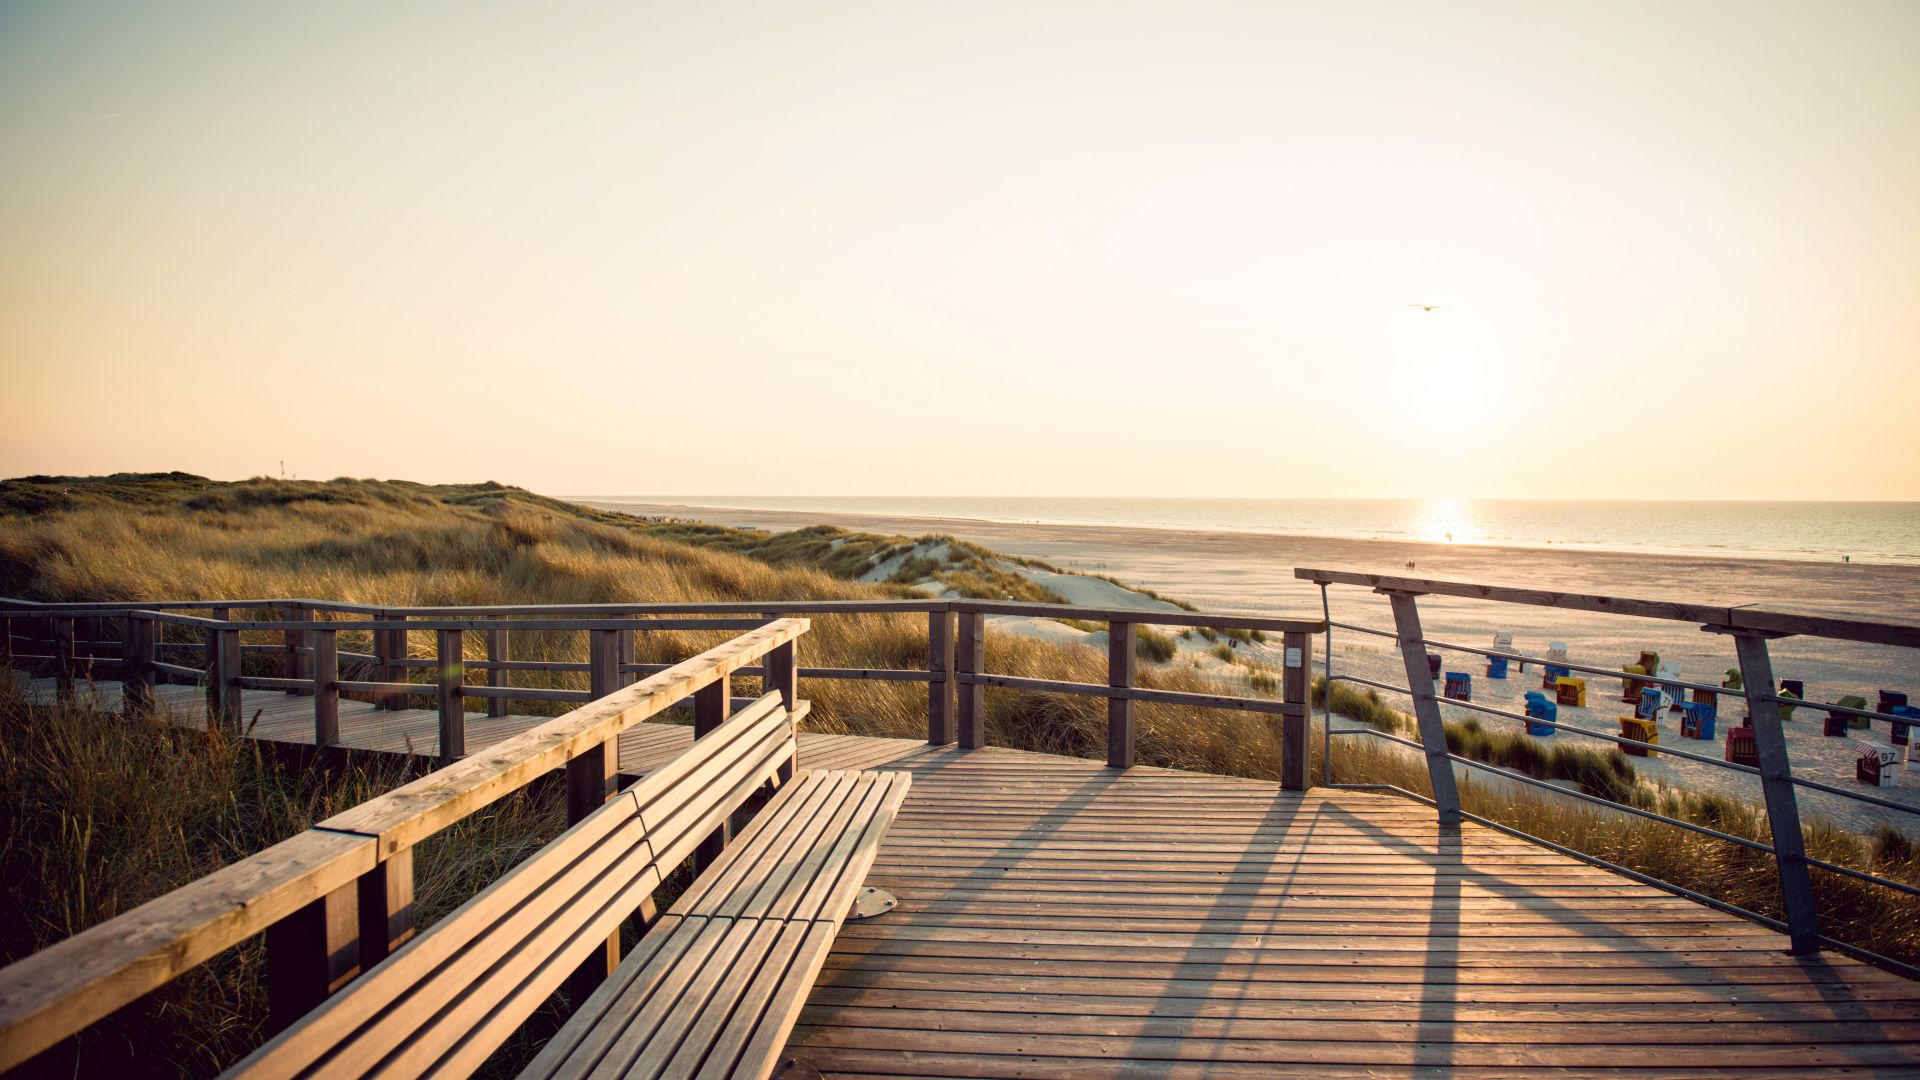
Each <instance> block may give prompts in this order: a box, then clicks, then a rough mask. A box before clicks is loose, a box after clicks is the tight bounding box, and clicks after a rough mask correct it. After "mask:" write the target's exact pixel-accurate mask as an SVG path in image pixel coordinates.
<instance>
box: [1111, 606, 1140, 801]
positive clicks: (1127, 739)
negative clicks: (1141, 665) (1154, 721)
mask: <svg viewBox="0 0 1920 1080" xmlns="http://www.w3.org/2000/svg"><path fill="white" fill-rule="evenodd" d="M1138 662H1139V661H1138V657H1137V656H1136V655H1135V653H1134V626H1133V624H1132V623H1130V622H1110V623H1108V624H1107V686H1109V687H1111V688H1112V689H1115V690H1123V691H1124V690H1131V689H1133V680H1134V675H1135V673H1136V668H1137V666H1138ZM1135 741H1136V740H1135V738H1134V730H1133V699H1132V698H1130V697H1126V696H1123V695H1118V694H1109V695H1108V696H1107V768H1109V769H1127V768H1132V767H1133V757H1134V744H1135Z"/></svg>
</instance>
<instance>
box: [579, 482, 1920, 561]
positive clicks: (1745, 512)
mask: <svg viewBox="0 0 1920 1080" xmlns="http://www.w3.org/2000/svg"><path fill="white" fill-rule="evenodd" d="M581 498H588V499H592V500H593V501H595V502H607V503H619V502H633V503H673V504H680V505H687V506H700V507H709V508H727V509H736V510H794V511H808V510H817V511H828V512H833V513H853V514H894V515H903V516H912V517H943V518H964V519H972V520H985V521H998V522H1009V523H1020V522H1032V523H1039V524H1051V525H1120V526H1138V527H1146V528H1159V529H1198V530H1204V531H1232V532H1251V533H1275V534H1282V535H1291V536H1338V537H1351V538H1358V539H1373V540H1415V541H1426V542H1430V543H1453V544H1483V545H1496V546H1519V547H1547V546H1553V547H1563V546H1564V547H1573V548H1587V549H1592V550H1604V551H1637V552H1648V553H1664V554H1685V555H1710V556H1719V557H1723V558H1725V557H1759V558H1770V559H1801V560H1808V561H1820V562H1838V561H1840V560H1842V559H1850V560H1851V561H1853V562H1862V563H1883V564H1920V502H1731V501H1729V502H1678V501H1671V502H1635V501H1614V500H1563V499H1178V498H1174V499H1153V498H1122V499H1101V498H1079V497H1072V496H1066V497H1057V498H1038V497H1019V498H972V497H959V496H868V495H857V496H832V495H806V496H788V495H768V496H743V495H658V496H634V495H621V496H581Z"/></svg>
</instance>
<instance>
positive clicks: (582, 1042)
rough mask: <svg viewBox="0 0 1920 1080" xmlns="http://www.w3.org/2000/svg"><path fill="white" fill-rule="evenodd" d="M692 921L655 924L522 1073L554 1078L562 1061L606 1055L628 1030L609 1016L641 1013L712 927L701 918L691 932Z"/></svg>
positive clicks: (668, 919)
mask: <svg viewBox="0 0 1920 1080" xmlns="http://www.w3.org/2000/svg"><path fill="white" fill-rule="evenodd" d="M688 921H689V920H686V919H684V918H683V917H682V916H679V915H675V914H671V913H669V914H666V915H662V916H661V917H660V918H659V919H658V920H657V921H655V923H654V924H653V928H652V929H651V930H649V931H648V932H647V934H646V936H645V937H642V938H641V939H640V944H639V945H637V946H636V947H635V948H634V951H633V952H632V953H630V954H628V956H627V958H626V960H625V961H624V962H622V963H621V965H620V966H619V968H617V969H616V970H615V971H614V973H613V975H612V976H611V977H609V978H608V979H607V980H606V981H605V982H603V983H601V984H600V985H599V987H598V988H596V989H595V990H594V992H593V994H592V995H591V996H589V997H588V998H587V1000H586V1001H584V1002H582V1003H581V1004H580V1006H579V1007H578V1008H577V1009H575V1010H574V1013H573V1016H572V1017H571V1018H570V1019H569V1021H568V1022H567V1024H566V1026H565V1027H563V1028H561V1029H560V1031H558V1032H557V1033H555V1034H554V1037H553V1038H552V1039H549V1040H548V1041H547V1045H546V1046H544V1047H542V1048H541V1050H540V1053H539V1054H538V1055H537V1056H536V1057H535V1058H534V1059H533V1061H531V1062H529V1063H528V1065H527V1067H526V1069H525V1070H524V1071H523V1072H522V1073H521V1074H520V1075H521V1076H522V1077H542V1076H552V1075H554V1073H555V1069H556V1068H558V1066H559V1065H560V1063H561V1062H563V1061H568V1060H579V1061H589V1062H597V1061H599V1060H600V1059H601V1058H603V1057H605V1056H606V1053H607V1050H608V1048H610V1047H611V1046H612V1045H613V1043H614V1040H616V1039H618V1038H619V1037H620V1033H621V1031H623V1030H624V1028H623V1027H622V1026H621V1025H619V1024H615V1023H609V1022H607V1019H606V1018H607V1017H608V1016H609V1015H634V1014H636V1013H638V1012H639V1010H640V1008H641V1006H643V1005H644V1004H646V1001H647V999H648V997H649V996H650V995H651V994H652V993H653V991H654V989H655V988H656V987H658V986H659V984H660V983H661V981H662V980H664V979H665V978H666V975H667V972H668V971H670V970H672V969H673V968H675V967H677V966H679V965H680V961H681V960H682V959H684V958H685V956H686V955H687V952H688V950H689V949H691V948H692V947H693V945H694V943H695V941H696V940H697V939H698V937H699V932H700V931H701V930H703V929H705V928H706V923H707V921H706V920H699V921H698V923H699V924H698V925H697V926H695V927H693V928H687V927H686V926H685V923H686V922H688Z"/></svg>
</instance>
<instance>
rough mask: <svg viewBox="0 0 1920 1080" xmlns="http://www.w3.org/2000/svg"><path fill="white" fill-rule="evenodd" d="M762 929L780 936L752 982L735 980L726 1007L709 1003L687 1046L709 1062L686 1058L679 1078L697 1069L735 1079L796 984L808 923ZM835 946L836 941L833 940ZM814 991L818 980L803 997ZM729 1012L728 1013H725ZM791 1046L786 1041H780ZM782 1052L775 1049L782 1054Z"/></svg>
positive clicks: (809, 983)
mask: <svg viewBox="0 0 1920 1080" xmlns="http://www.w3.org/2000/svg"><path fill="white" fill-rule="evenodd" d="M759 925H760V926H761V927H763V928H766V929H771V930H774V931H775V936H774V937H773V938H772V939H771V941H769V943H768V945H767V948H766V949H765V950H763V954H762V956H761V957H760V964H759V967H758V969H757V970H755V971H754V972H752V973H751V975H750V976H749V977H746V978H741V979H737V980H735V984H734V986H732V987H731V988H730V990H731V991H732V992H731V993H729V994H728V995H727V997H726V999H725V1000H724V1002H722V1001H720V1000H719V999H716V1000H714V1001H710V1002H708V1003H707V1008H706V1009H704V1010H703V1011H702V1012H701V1014H700V1022H699V1023H698V1024H696V1025H695V1026H694V1029H693V1031H692V1032H690V1033H689V1034H688V1037H687V1045H689V1046H698V1047H700V1048H701V1053H703V1054H704V1055H705V1057H704V1059H696V1058H694V1056H693V1055H692V1054H683V1055H681V1060H679V1061H677V1062H676V1063H675V1068H674V1072H673V1075H675V1076H687V1075H693V1070H694V1067H695V1066H698V1067H699V1069H700V1074H701V1075H710V1076H719V1077H731V1076H733V1075H735V1070H736V1069H737V1068H738V1066H739V1064H740V1061H741V1052H742V1050H744V1049H745V1047H746V1045H747V1043H749V1042H750V1041H751V1039H752V1037H753V1034H754V1033H755V1032H756V1031H758V1030H759V1028H760V1025H761V1022H762V1017H763V1015H764V1014H765V1013H766V1010H767V1006H768V1004H769V1003H770V1002H771V1001H772V1000H773V999H774V998H775V997H776V996H777V995H778V994H779V992H780V988H781V987H782V986H784V985H786V984H787V983H788V982H789V981H790V973H791V971H792V967H793V960H794V957H795V956H796V955H797V954H798V953H799V952H800V949H801V947H802V946H803V945H804V944H805V943H806V938H807V933H808V927H807V926H806V924H804V923H790V922H761V923H760V924H759ZM828 944H829V946H831V944H832V939H831V938H829V939H828ZM812 988H813V979H812V978H810V977H809V978H806V979H805V985H804V987H802V990H801V997H802V998H803V999H804V998H805V997H806V991H809V990H811V989H812ZM723 1006H724V1007H723ZM780 1043H781V1046H782V1047H783V1046H785V1044H786V1039H785V1037H784V1035H783V1036H782V1038H781V1040H780ZM780 1048H781V1047H775V1048H774V1052H775V1053H778V1052H779V1050H780Z"/></svg>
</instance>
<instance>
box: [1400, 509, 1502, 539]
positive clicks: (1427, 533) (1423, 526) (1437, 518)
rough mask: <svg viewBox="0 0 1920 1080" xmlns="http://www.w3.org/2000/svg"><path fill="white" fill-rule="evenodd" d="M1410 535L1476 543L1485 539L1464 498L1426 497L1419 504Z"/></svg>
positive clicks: (1419, 537) (1484, 534) (1417, 537)
mask: <svg viewBox="0 0 1920 1080" xmlns="http://www.w3.org/2000/svg"><path fill="white" fill-rule="evenodd" d="M1413 535H1414V537H1415V538H1416V539H1419V540H1427V541H1431V542H1432V543H1435V544H1477V543H1480V542H1481V541H1483V540H1485V539H1486V533H1485V532H1483V531H1482V530H1481V529H1480V526H1479V524H1478V523H1477V522H1476V521H1475V520H1474V515H1473V507H1472V504H1471V503H1469V502H1467V500H1465V499H1428V500H1427V501H1426V503H1425V504H1424V505H1423V506H1421V507H1420V517H1419V519H1418V520H1417V521H1416V522H1415V524H1414V528H1413Z"/></svg>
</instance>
